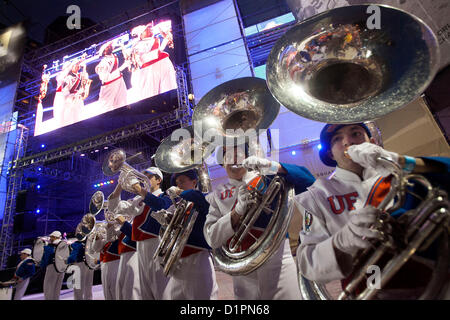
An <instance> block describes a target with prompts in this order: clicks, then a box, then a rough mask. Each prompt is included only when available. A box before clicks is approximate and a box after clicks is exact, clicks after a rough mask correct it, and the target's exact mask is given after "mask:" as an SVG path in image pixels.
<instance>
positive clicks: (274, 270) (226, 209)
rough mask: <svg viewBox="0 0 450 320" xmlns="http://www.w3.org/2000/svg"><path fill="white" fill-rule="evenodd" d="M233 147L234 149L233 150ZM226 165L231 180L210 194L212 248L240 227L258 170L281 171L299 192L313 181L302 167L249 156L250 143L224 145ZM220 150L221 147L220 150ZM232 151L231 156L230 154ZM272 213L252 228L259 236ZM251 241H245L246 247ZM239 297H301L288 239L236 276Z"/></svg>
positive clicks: (208, 238)
mask: <svg viewBox="0 0 450 320" xmlns="http://www.w3.org/2000/svg"><path fill="white" fill-rule="evenodd" d="M230 151H231V152H230ZM225 152H226V156H225V157H224V161H223V166H224V168H225V170H226V173H227V175H228V182H227V183H225V184H222V185H219V186H218V187H217V188H216V190H214V192H212V193H210V194H208V196H207V197H206V199H207V200H208V202H209V204H210V207H209V213H208V215H207V217H206V222H205V226H204V234H205V239H206V241H207V242H208V244H209V245H210V246H211V247H212V248H219V247H221V246H222V245H225V244H226V243H227V241H228V240H229V239H230V238H231V237H232V236H233V235H234V233H235V231H236V230H237V228H238V227H239V221H240V219H241V217H242V216H243V215H244V214H245V213H246V211H247V208H248V206H249V204H251V201H252V200H251V199H250V197H249V192H248V189H247V187H246V182H245V181H247V180H250V178H252V177H256V176H257V173H256V172H255V171H247V169H259V170H260V171H261V174H264V175H267V176H269V177H270V176H271V175H275V174H280V175H282V176H284V177H285V178H286V181H287V182H288V183H289V184H291V185H293V186H294V187H295V191H296V193H300V192H302V191H304V190H306V187H307V186H309V185H311V184H312V183H313V182H314V177H313V176H312V175H311V173H310V172H309V171H308V170H307V169H306V168H303V167H299V166H295V165H289V164H281V163H278V162H275V161H270V160H267V159H263V158H258V157H255V156H251V157H248V145H247V144H245V147H243V146H242V145H240V146H234V147H223V153H222V155H223V154H224V153H225ZM218 154H220V151H219V153H218ZM230 155H231V157H230ZM238 159H245V160H244V161H243V163H242V164H243V165H242V166H239V165H237V164H238V163H239V162H238ZM269 221H270V217H268V216H266V215H260V216H259V218H258V220H257V221H256V223H255V225H254V227H253V228H252V230H251V232H252V234H253V235H255V236H256V237H258V236H259V235H261V234H262V230H264V228H265V227H266V226H267V223H268V222H269ZM251 244H252V243H247V244H246V243H243V244H242V246H243V250H245V249H246V248H248V247H249V246H250V245H251ZM233 285H234V294H235V298H236V299H239V300H240V299H247V300H255V299H257V300H260V299H269V300H271V299H301V296H300V290H299V287H298V281H297V271H296V266H295V261H294V259H293V257H292V254H291V250H290V246H289V239H288V238H286V240H285V241H284V242H283V243H282V244H281V245H280V247H279V248H278V250H277V251H276V252H275V253H274V254H273V255H272V256H271V257H270V258H269V259H268V260H267V261H266V262H265V263H264V264H263V265H262V266H260V267H259V268H258V269H256V270H254V271H253V272H251V273H249V274H247V275H240V276H233Z"/></svg>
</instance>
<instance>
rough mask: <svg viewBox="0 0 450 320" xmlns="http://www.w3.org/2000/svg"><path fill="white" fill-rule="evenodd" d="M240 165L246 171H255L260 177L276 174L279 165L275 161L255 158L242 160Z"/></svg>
mask: <svg viewBox="0 0 450 320" xmlns="http://www.w3.org/2000/svg"><path fill="white" fill-rule="evenodd" d="M242 165H243V166H244V167H245V168H246V169H252V170H257V171H259V172H260V173H261V174H262V175H271V174H277V172H278V167H279V165H280V164H279V163H278V162H276V161H271V160H268V159H264V158H260V157H257V156H250V157H248V158H247V159H245V160H244V162H243V163H242Z"/></svg>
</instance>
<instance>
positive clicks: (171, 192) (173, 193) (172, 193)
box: [166, 186, 183, 199]
mask: <svg viewBox="0 0 450 320" xmlns="http://www.w3.org/2000/svg"><path fill="white" fill-rule="evenodd" d="M181 192H183V190H181V189H180V188H178V187H176V186H172V187H170V188H169V189H167V190H166V193H167V195H168V196H169V197H170V198H171V199H175V198H177V197H178V196H180V194H181Z"/></svg>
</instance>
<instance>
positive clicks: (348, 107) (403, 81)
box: [266, 5, 440, 123]
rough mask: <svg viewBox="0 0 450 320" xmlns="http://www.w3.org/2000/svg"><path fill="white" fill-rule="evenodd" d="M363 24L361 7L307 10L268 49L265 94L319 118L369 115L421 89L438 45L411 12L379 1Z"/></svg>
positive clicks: (436, 58)
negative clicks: (376, 23)
mask: <svg viewBox="0 0 450 320" xmlns="http://www.w3.org/2000/svg"><path fill="white" fill-rule="evenodd" d="M377 6H378V8H380V14H379V18H380V19H381V25H380V28H379V29H376V28H374V29H369V26H368V24H370V22H368V18H369V17H370V14H368V13H367V8H368V5H355V6H346V7H340V8H336V9H332V10H329V11H325V12H323V13H321V14H318V15H315V16H313V17H311V18H309V19H307V20H304V21H302V22H300V23H298V24H297V25H295V26H294V27H292V28H291V29H290V30H288V31H287V32H286V33H285V34H284V35H283V36H282V37H281V38H280V39H279V40H278V41H277V42H276V43H275V45H274V46H273V47H272V50H271V52H270V55H269V57H268V59H267V69H266V78H267V84H268V87H269V89H270V92H271V93H272V94H273V96H274V97H275V98H276V99H277V100H278V101H279V102H280V103H281V104H282V105H283V106H285V107H286V108H288V109H290V110H291V111H293V112H295V113H297V114H299V115H301V116H302V117H305V118H308V119H312V120H316V121H321V122H326V123H355V122H363V121H367V120H375V119H377V118H380V117H382V116H384V115H386V114H388V113H390V112H392V111H394V110H397V109H399V108H401V107H403V106H405V105H407V104H408V103H409V102H412V101H413V100H414V99H415V98H417V97H418V96H419V95H420V94H422V93H423V92H424V91H425V89H426V88H427V86H428V85H429V84H430V83H431V81H432V80H433V78H434V76H435V74H436V72H437V70H438V66H439V57H440V55H439V44H438V41H437V38H436V36H435V35H434V34H433V32H432V30H431V28H429V27H428V26H427V25H426V24H424V23H423V22H422V21H421V20H420V19H419V18H417V17H415V16H413V15H411V14H408V13H406V12H404V11H402V10H399V9H395V8H392V7H389V6H385V5H377Z"/></svg>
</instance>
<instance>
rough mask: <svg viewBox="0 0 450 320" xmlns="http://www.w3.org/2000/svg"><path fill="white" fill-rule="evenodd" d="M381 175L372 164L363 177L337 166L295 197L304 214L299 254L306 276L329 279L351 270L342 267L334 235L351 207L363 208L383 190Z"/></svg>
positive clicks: (321, 280) (337, 277)
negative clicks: (338, 258) (327, 175)
mask: <svg viewBox="0 0 450 320" xmlns="http://www.w3.org/2000/svg"><path fill="white" fill-rule="evenodd" d="M380 179H382V177H381V176H380V175H379V174H378V173H377V172H376V171H375V170H373V169H371V168H367V169H365V170H364V172H363V180H361V179H360V178H359V176H358V175H357V174H355V173H353V172H351V171H348V170H345V169H342V168H339V167H337V168H336V171H335V172H334V173H333V174H332V175H331V176H330V177H329V178H319V179H317V180H316V182H315V183H314V184H313V185H312V186H310V187H309V188H308V191H305V192H304V193H301V194H299V195H297V196H296V197H295V202H296V204H297V206H298V209H299V210H300V211H301V213H302V216H303V229H302V231H301V232H300V246H299V247H298V248H297V257H296V258H297V264H298V267H299V271H300V272H301V273H302V274H303V275H304V276H305V277H306V278H307V279H310V280H313V281H318V282H324V283H326V282H330V281H333V280H340V279H343V278H345V276H346V275H347V274H348V272H350V270H341V266H339V264H338V262H337V258H336V254H335V250H334V248H333V243H332V238H331V237H332V235H333V234H335V233H336V232H338V231H339V230H340V229H342V227H343V226H344V225H345V224H346V223H347V222H348V220H349V218H350V216H349V214H350V212H351V211H353V210H356V209H360V208H363V207H364V206H365V204H366V202H369V201H371V200H372V199H374V198H375V196H376V194H377V192H380V191H381V185H380V182H381V180H380ZM349 267H351V265H350V266H349Z"/></svg>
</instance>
